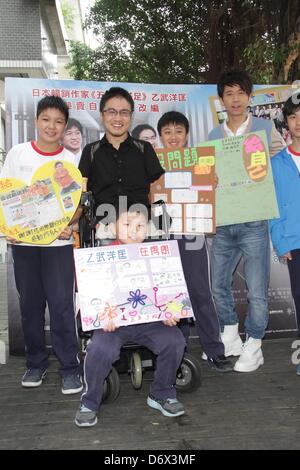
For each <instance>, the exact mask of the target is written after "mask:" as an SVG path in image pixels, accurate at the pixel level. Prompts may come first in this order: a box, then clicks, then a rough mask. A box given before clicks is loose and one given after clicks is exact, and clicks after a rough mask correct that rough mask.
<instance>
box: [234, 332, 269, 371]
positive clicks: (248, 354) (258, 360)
mask: <svg viewBox="0 0 300 470" xmlns="http://www.w3.org/2000/svg"><path fill="white" fill-rule="evenodd" d="M263 363H264V357H263V353H262V350H261V339H255V338H251V337H249V338H248V339H247V341H246V342H245V343H244V345H243V352H242V354H241V355H240V357H239V359H238V360H237V361H236V363H235V365H234V368H233V370H235V371H236V372H253V371H254V370H256V369H258V368H259V367H260V366H262V365H263Z"/></svg>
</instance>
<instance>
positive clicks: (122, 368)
mask: <svg viewBox="0 0 300 470" xmlns="http://www.w3.org/2000/svg"><path fill="white" fill-rule="evenodd" d="M81 206H82V207H83V214H82V216H81V218H80V221H79V240H80V248H90V247H95V246H103V245H109V244H110V243H111V242H112V239H111V238H107V235H108V234H107V233H106V232H105V229H104V230H103V233H101V238H97V237H96V224H97V220H98V219H97V217H96V211H95V203H94V199H93V196H92V193H91V192H84V193H83V194H82V197H81ZM151 215H153V217H151V218H152V220H153V221H154V230H155V231H156V232H155V238H153V227H152V230H151V241H152V242H153V241H160V240H162V239H168V238H169V226H170V224H171V218H170V216H169V215H168V213H167V210H166V205H165V203H164V202H163V201H158V202H156V203H154V204H152V206H151ZM149 241H150V240H149ZM145 242H146V243H147V239H146V240H145ZM80 248H79V249H80ZM77 321H78V335H79V338H80V339H81V350H82V353H83V355H84V353H85V349H86V346H87V344H88V341H89V340H90V339H91V337H92V334H93V332H92V331H85V332H84V331H82V328H81V324H80V319H79V316H77ZM155 362H156V357H155V355H154V354H153V353H152V352H151V351H150V350H148V349H147V348H146V347H144V346H140V345H138V344H134V343H127V344H125V345H124V346H122V348H121V354H120V358H119V360H118V361H116V362H115V363H114V365H113V367H112V370H111V372H110V374H109V375H108V376H107V378H106V380H105V382H104V386H103V398H102V403H112V402H114V401H115V400H116V399H117V397H118V395H119V393H120V377H119V374H120V373H127V374H129V376H130V379H131V383H132V386H133V388H134V389H136V390H139V389H140V388H141V387H142V384H143V375H144V373H145V372H146V371H147V370H152V371H153V370H154V369H155ZM200 386H201V365H200V362H199V361H198V360H197V359H196V358H195V357H194V356H193V355H192V354H190V353H187V352H185V354H184V356H183V359H182V362H181V365H180V367H179V369H178V371H177V376H176V383H175V387H176V390H177V391H178V392H179V393H189V392H194V391H195V390H197V389H198V388H199V387H200Z"/></svg>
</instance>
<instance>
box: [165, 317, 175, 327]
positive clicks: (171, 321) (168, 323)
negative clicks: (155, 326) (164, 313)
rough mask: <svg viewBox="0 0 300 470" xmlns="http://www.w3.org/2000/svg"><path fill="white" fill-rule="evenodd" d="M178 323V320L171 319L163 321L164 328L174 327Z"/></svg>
mask: <svg viewBox="0 0 300 470" xmlns="http://www.w3.org/2000/svg"><path fill="white" fill-rule="evenodd" d="M178 322H179V318H175V317H172V318H169V320H165V321H163V324H164V325H166V326H176V325H177V323H178Z"/></svg>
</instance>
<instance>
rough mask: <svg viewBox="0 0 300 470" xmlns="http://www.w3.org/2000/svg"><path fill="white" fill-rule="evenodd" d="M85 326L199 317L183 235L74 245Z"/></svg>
mask: <svg viewBox="0 0 300 470" xmlns="http://www.w3.org/2000/svg"><path fill="white" fill-rule="evenodd" d="M74 257H75V267H76V277H77V285H78V296H79V305H80V313H81V322H82V329H83V331H87V330H95V329H98V328H103V327H104V326H105V325H106V324H107V322H108V321H109V320H113V322H114V323H115V324H116V325H117V326H125V325H135V324H138V323H148V322H153V321H162V320H168V319H170V318H172V317H176V318H188V317H193V310H192V306H191V302H190V299H189V295H188V290H187V286H186V282H185V278H184V274H183V270H182V264H181V258H180V255H179V250H178V243H177V241H174V240H173V241H170V240H168V241H164V242H156V243H137V244H132V245H111V246H105V247H95V248H83V249H80V250H74Z"/></svg>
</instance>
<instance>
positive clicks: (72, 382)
mask: <svg viewBox="0 0 300 470" xmlns="http://www.w3.org/2000/svg"><path fill="white" fill-rule="evenodd" d="M82 389H83V385H82V381H81V377H80V375H78V374H71V375H67V376H66V377H63V379H62V389H61V391H62V393H63V394H64V395H72V394H73V393H79V392H81V391H82Z"/></svg>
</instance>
